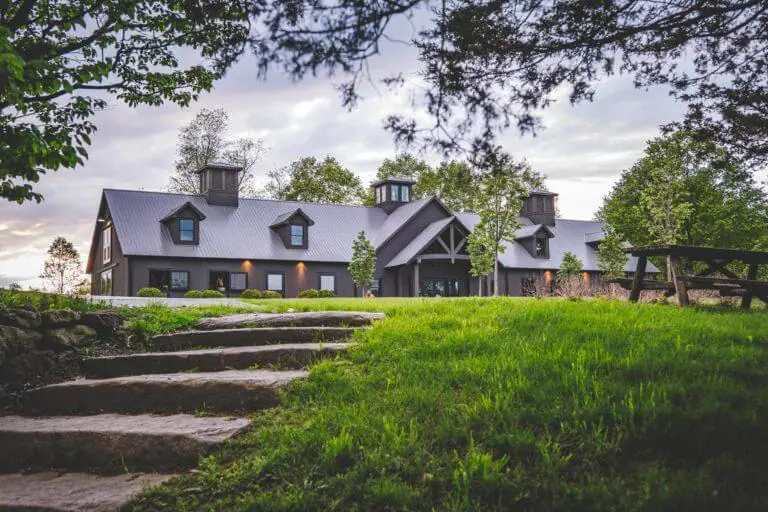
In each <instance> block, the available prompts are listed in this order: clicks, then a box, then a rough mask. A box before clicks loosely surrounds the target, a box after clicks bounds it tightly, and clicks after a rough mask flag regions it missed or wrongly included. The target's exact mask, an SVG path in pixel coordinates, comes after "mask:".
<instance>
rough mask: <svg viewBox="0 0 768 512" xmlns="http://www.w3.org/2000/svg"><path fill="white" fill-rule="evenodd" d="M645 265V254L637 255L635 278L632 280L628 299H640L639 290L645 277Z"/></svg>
mask: <svg viewBox="0 0 768 512" xmlns="http://www.w3.org/2000/svg"><path fill="white" fill-rule="evenodd" d="M647 265H648V258H646V257H645V256H639V257H638V258H637V268H636V269H635V278H634V279H633V280H632V290H631V291H630V292H629V300H630V301H632V302H637V301H638V300H640V292H641V291H642V290H643V278H644V277H645V267H646V266H647Z"/></svg>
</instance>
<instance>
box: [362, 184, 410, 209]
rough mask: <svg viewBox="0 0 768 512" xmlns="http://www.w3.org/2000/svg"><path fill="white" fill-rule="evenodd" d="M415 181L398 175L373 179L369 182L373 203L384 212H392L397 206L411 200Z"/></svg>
mask: <svg viewBox="0 0 768 512" xmlns="http://www.w3.org/2000/svg"><path fill="white" fill-rule="evenodd" d="M415 183H416V181H414V180H412V179H411V178H404V177H399V176H392V177H390V178H384V179H381V180H377V181H374V182H373V183H371V187H372V188H373V197H374V204H375V205H376V206H378V207H380V208H382V209H384V211H385V212H387V213H392V212H393V211H395V210H396V209H397V208H398V207H400V206H402V205H404V204H406V203H410V202H411V199H413V185H414V184H415Z"/></svg>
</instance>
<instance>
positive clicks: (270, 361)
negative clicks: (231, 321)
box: [82, 343, 350, 378]
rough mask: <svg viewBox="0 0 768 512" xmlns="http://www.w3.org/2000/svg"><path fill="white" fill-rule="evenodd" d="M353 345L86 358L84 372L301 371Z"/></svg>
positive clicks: (101, 374) (111, 374)
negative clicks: (262, 368) (258, 369)
mask: <svg viewBox="0 0 768 512" xmlns="http://www.w3.org/2000/svg"><path fill="white" fill-rule="evenodd" d="M349 346H350V345H349V344H348V343H288V344H284V345H262V346H255V347H230V348H213V349H198V350H184V351H178V352H148V353H140V354H128V355H122V356H104V357H93V358H89V359H85V360H84V361H83V364H82V369H83V372H84V373H85V375H86V377H91V378H110V377H120V376H123V375H142V374H154V373H174V372H184V371H190V370H196V371H202V372H215V371H222V370H228V369H234V370H243V369H246V368H252V367H265V366H271V367H277V368H278V369H299V368H303V367H305V366H307V365H308V364H309V363H311V362H312V361H316V360H317V359H320V358H322V357H332V356H333V355H335V354H338V353H340V352H342V351H344V350H346V349H347V348H349Z"/></svg>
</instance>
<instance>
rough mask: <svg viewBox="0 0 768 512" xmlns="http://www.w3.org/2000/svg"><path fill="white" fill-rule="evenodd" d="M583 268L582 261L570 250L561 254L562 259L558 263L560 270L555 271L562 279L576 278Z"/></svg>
mask: <svg viewBox="0 0 768 512" xmlns="http://www.w3.org/2000/svg"><path fill="white" fill-rule="evenodd" d="M583 268H584V262H583V261H581V259H579V257H578V256H576V255H575V254H573V253H572V252H566V253H565V254H563V261H562V262H561V263H560V270H558V271H557V277H558V278H562V279H570V278H578V277H579V276H580V275H581V271H582V269H583Z"/></svg>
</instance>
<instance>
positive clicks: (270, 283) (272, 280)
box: [267, 272, 285, 293]
mask: <svg viewBox="0 0 768 512" xmlns="http://www.w3.org/2000/svg"><path fill="white" fill-rule="evenodd" d="M284 289H285V286H284V285H283V274H281V273H278V272H269V273H267V290H272V291H275V292H280V293H283V291H284Z"/></svg>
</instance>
